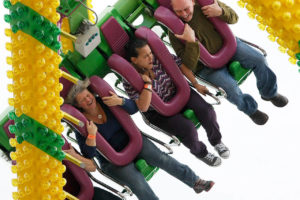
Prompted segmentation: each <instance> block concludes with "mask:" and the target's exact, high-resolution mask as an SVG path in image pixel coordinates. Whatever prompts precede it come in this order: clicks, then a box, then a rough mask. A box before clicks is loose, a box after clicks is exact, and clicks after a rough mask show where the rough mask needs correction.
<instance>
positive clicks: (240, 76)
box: [229, 61, 252, 85]
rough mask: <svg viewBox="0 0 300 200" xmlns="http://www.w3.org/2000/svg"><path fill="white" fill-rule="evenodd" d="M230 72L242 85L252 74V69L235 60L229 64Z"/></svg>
mask: <svg viewBox="0 0 300 200" xmlns="http://www.w3.org/2000/svg"><path fill="white" fill-rule="evenodd" d="M229 72H230V74H231V75H232V76H233V78H234V79H235V80H236V81H237V84H238V85H240V84H242V83H243V82H244V80H246V78H247V77H248V76H249V75H250V74H251V72H252V70H250V69H246V68H244V67H242V66H241V64H240V62H238V61H233V62H231V63H230V65H229Z"/></svg>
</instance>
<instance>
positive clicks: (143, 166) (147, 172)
mask: <svg viewBox="0 0 300 200" xmlns="http://www.w3.org/2000/svg"><path fill="white" fill-rule="evenodd" d="M135 166H136V168H137V169H138V170H139V171H140V172H141V173H142V174H143V176H144V177H145V179H146V180H147V181H149V180H150V179H151V178H152V176H153V175H154V174H155V173H156V172H157V171H158V170H159V168H158V167H154V166H151V165H148V164H147V162H146V161H145V160H144V159H139V160H138V161H136V163H135Z"/></svg>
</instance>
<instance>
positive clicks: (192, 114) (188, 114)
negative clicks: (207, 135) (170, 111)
mask: <svg viewBox="0 0 300 200" xmlns="http://www.w3.org/2000/svg"><path fill="white" fill-rule="evenodd" d="M183 115H184V116H185V117H186V118H187V119H189V120H191V121H192V122H193V124H194V125H195V127H196V128H197V129H198V128H200V126H201V123H200V122H199V120H198V118H197V116H196V115H195V112H194V111H193V110H192V109H187V110H186V111H184V113H183Z"/></svg>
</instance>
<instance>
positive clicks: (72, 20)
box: [68, 1, 89, 34]
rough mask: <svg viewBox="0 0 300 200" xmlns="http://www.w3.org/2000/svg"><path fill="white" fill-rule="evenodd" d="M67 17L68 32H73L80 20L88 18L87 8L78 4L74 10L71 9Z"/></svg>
mask: <svg viewBox="0 0 300 200" xmlns="http://www.w3.org/2000/svg"><path fill="white" fill-rule="evenodd" d="M84 2H85V1H84ZM68 18H69V24H70V33H71V34H75V33H76V31H77V29H78V27H79V25H80V24H81V22H82V20H84V19H89V15H88V10H87V9H86V8H85V7H84V6H82V5H79V6H78V7H77V8H76V9H75V10H73V12H72V13H71V14H70V16H69V17H68Z"/></svg>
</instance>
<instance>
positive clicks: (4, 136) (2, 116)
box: [0, 107, 14, 151]
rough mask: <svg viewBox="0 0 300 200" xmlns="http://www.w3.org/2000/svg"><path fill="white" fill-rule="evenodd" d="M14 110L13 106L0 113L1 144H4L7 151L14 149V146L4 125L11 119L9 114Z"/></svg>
mask: <svg viewBox="0 0 300 200" xmlns="http://www.w3.org/2000/svg"><path fill="white" fill-rule="evenodd" d="M12 110H13V107H8V108H6V109H5V110H4V111H3V112H2V113H1V114H0V119H1V121H0V146H3V147H4V148H5V149H6V150H7V151H13V150H14V148H13V147H11V146H10V144H9V138H8V136H7V134H6V132H5V130H4V128H3V126H4V125H5V124H6V122H7V121H8V120H9V118H8V116H7V114H8V113H9V112H11V111H12Z"/></svg>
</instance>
